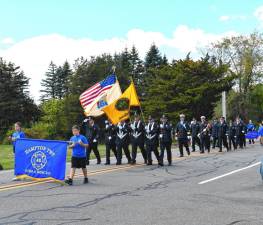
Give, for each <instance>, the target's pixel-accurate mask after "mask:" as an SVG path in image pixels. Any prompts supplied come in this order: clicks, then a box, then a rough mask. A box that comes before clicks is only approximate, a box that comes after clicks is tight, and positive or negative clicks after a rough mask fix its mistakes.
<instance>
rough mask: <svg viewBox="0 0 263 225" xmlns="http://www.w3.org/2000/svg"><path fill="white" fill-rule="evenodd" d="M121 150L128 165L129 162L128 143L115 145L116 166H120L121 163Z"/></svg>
mask: <svg viewBox="0 0 263 225" xmlns="http://www.w3.org/2000/svg"><path fill="white" fill-rule="evenodd" d="M122 150H123V151H124V154H125V156H126V158H127V160H128V163H130V162H131V155H130V151H129V143H125V142H119V143H118V144H117V164H121V161H122Z"/></svg>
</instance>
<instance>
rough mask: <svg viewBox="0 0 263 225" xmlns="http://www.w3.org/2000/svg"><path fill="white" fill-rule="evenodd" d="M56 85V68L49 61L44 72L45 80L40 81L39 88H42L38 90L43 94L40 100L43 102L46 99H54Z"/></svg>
mask: <svg viewBox="0 0 263 225" xmlns="http://www.w3.org/2000/svg"><path fill="white" fill-rule="evenodd" d="M56 84H57V66H56V65H55V64H54V63H53V62H52V61H51V62H50V64H49V67H48V71H47V72H46V78H45V79H42V81H41V86H42V87H43V88H44V89H42V90H40V92H42V93H43V94H42V95H41V97H40V98H41V100H42V101H45V100H48V99H52V98H53V99H55V98H56V93H57V90H56Z"/></svg>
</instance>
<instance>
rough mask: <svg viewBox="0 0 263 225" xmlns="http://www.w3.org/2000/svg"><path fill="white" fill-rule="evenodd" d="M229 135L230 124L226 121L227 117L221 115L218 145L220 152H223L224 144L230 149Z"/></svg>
mask: <svg viewBox="0 0 263 225" xmlns="http://www.w3.org/2000/svg"><path fill="white" fill-rule="evenodd" d="M227 136H228V126H227V124H226V121H225V117H223V116H221V118H220V122H219V124H218V145H219V152H222V145H224V147H225V148H226V149H227V151H229V148H228V143H227Z"/></svg>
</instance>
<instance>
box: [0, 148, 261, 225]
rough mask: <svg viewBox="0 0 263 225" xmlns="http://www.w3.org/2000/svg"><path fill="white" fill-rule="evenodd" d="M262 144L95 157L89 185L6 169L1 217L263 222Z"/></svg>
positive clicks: (215, 224)
mask: <svg viewBox="0 0 263 225" xmlns="http://www.w3.org/2000/svg"><path fill="white" fill-rule="evenodd" d="M262 150H263V148H262V146H260V145H259V144H258V143H256V144H255V145H253V146H248V147H247V148H246V149H244V150H237V151H232V152H228V153H226V152H224V153H218V152H217V151H212V153H210V154H207V153H206V154H203V155H200V154H199V153H194V154H192V155H191V156H189V157H184V158H178V156H177V155H178V150H175V149H174V150H173V158H174V160H173V166H171V167H168V166H165V167H158V166H157V165H153V166H145V165H143V164H137V165H136V166H131V165H127V164H124V165H122V166H121V167H117V166H115V165H112V166H104V165H99V166H97V165H95V164H94V165H91V166H89V167H88V170H89V178H90V183H89V184H87V185H83V184H82V179H83V178H82V177H81V176H79V177H77V178H76V180H75V183H74V186H61V185H59V184H56V183H52V182H42V183H41V182H40V183H39V182H27V181H26V182H25V181H20V182H10V180H11V179H12V171H4V172H1V173H0V225H1V224H4V225H7V224H23V225H25V224H26V225H28V224H48V225H53V224H56V225H58V224H60V225H61V224H73V225H79V224H92V225H95V224H98V225H106V224H113V225H134V224H143V225H144V224H145V225H262V224H263V214H262V212H263V194H262V193H263V184H262V181H261V178H260V176H259V172H258V170H259V165H257V164H255V163H257V162H258V161H260V160H261V158H262V155H263V154H262V153H263V151H262ZM254 164H255V166H254ZM249 165H253V166H251V167H250V168H245V169H243V170H241V171H237V172H233V173H230V174H229V175H226V176H223V177H221V178H220V177H219V176H221V175H224V174H228V173H229V172H232V171H236V170H238V169H241V168H244V167H247V166H249ZM79 172H80V171H79ZM215 177H219V178H216V179H215V180H213V178H215ZM211 179H212V181H210V182H207V183H203V184H200V182H203V181H207V180H208V181H209V180H211ZM10 185H11V186H10Z"/></svg>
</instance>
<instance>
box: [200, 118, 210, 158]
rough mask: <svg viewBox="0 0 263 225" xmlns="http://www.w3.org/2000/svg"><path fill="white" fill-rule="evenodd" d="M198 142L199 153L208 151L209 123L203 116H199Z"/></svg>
mask: <svg viewBox="0 0 263 225" xmlns="http://www.w3.org/2000/svg"><path fill="white" fill-rule="evenodd" d="M199 137H200V143H201V152H200V153H201V154H203V153H204V152H205V150H207V151H208V153H209V152H210V124H209V123H208V122H207V121H206V118H205V116H201V123H200V133H199Z"/></svg>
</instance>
